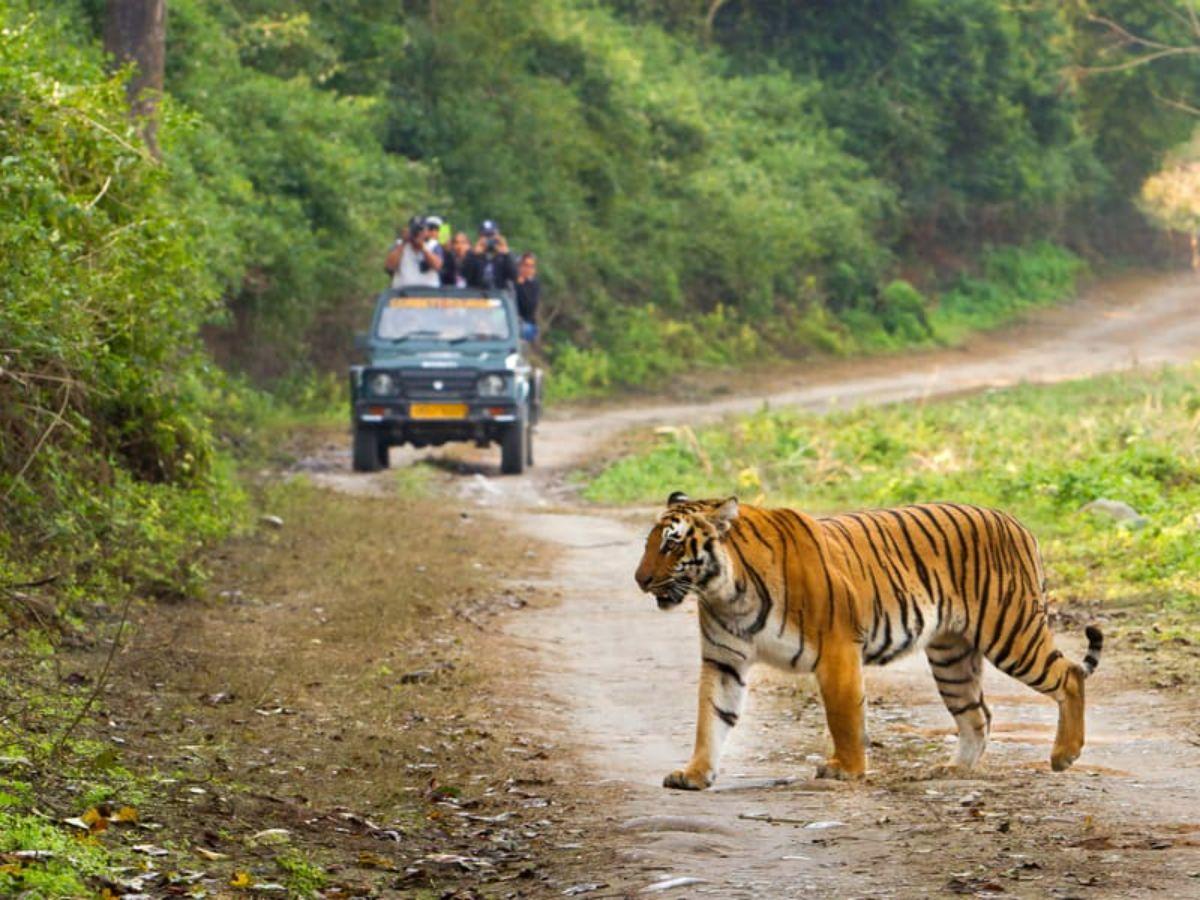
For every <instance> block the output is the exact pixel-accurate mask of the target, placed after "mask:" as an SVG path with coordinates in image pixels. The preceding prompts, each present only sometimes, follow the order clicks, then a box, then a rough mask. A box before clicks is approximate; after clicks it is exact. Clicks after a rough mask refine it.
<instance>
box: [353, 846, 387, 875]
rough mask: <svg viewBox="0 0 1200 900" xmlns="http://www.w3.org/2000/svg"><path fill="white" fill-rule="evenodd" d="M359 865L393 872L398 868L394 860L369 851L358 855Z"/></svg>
mask: <svg viewBox="0 0 1200 900" xmlns="http://www.w3.org/2000/svg"><path fill="white" fill-rule="evenodd" d="M358 864H359V865H360V866H365V867H367V868H368V869H386V870H388V871H392V870H393V869H395V868H396V864H395V863H394V862H392V860H390V859H388V858H387V857H386V856H380V855H379V854H378V853H372V852H371V851H369V850H364V851H362V852H361V853H359V854H358Z"/></svg>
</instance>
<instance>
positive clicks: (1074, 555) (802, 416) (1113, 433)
mask: <svg viewBox="0 0 1200 900" xmlns="http://www.w3.org/2000/svg"><path fill="white" fill-rule="evenodd" d="M674 490H683V491H686V492H688V493H689V494H691V495H692V496H708V497H717V496H725V495H728V494H738V495H740V497H741V498H742V499H743V500H744V501H745V502H749V503H764V504H768V505H793V506H796V507H797V508H800V509H804V510H806V511H809V512H813V513H832V512H838V511H844V510H847V509H854V508H861V507H874V506H892V505H898V504H904V503H914V502H922V501H929V500H938V499H944V500H953V501H957V502H962V503H975V504H979V505H986V506H995V507H999V508H1001V509H1005V510H1008V511H1009V512H1011V513H1013V514H1014V515H1016V516H1017V517H1018V518H1019V519H1021V521H1023V522H1025V523H1026V524H1027V525H1029V526H1030V527H1031V528H1032V529H1033V531H1034V532H1035V533H1036V534H1037V536H1038V538H1039V540H1040V541H1041V544H1042V549H1043V552H1044V554H1045V556H1046V559H1047V567H1048V573H1049V583H1050V590H1051V594H1052V596H1053V597H1054V598H1055V599H1056V600H1058V601H1060V602H1063V603H1065V604H1068V605H1071V604H1082V605H1084V606H1085V607H1087V608H1088V609H1089V610H1090V611H1091V612H1092V613H1095V614H1099V615H1102V616H1111V617H1114V621H1119V620H1122V619H1124V618H1125V617H1130V618H1129V619H1128V622H1127V624H1128V625H1129V627H1130V628H1136V629H1138V630H1140V631H1141V632H1143V637H1145V638H1146V639H1147V640H1149V641H1150V642H1151V644H1155V643H1167V644H1173V645H1176V646H1179V647H1182V648H1184V652H1185V653H1188V652H1189V648H1190V651H1194V652H1195V653H1200V626H1198V625H1197V620H1198V618H1200V615H1198V614H1200V549H1198V548H1200V542H1198V541H1197V535H1198V534H1200V518H1198V517H1197V516H1198V512H1200V368H1195V367H1193V368H1184V369H1169V370H1164V371H1162V372H1158V373H1154V374H1141V375H1120V376H1110V377H1103V378H1098V379H1094V380H1088V381H1081V382H1073V383H1067V384H1061V385H1055V386H1050V387H1033V386H1022V387H1016V388H1012V389H1009V390H1000V391H989V392H986V393H983V394H979V395H976V396H971V397H966V398H963V399H956V400H949V401H938V402H931V403H925V404H904V405H900V406H889V407H882V408H863V409H858V410H854V411H850V412H831V413H829V414H825V415H818V414H815V413H802V412H790V411H789V412H783V411H772V410H769V409H764V410H762V411H761V412H759V413H757V414H755V415H752V416H749V417H745V418H741V419H735V420H731V421H728V422H726V423H724V424H721V425H716V426H712V427H707V428H703V429H698V430H695V431H693V430H692V429H690V428H687V427H682V428H678V429H671V430H669V431H667V432H665V433H661V434H658V435H656V436H647V437H645V438H643V439H641V441H640V442H639V443H636V444H635V445H634V446H633V447H631V448H630V452H629V454H628V455H627V456H625V457H624V458H621V459H619V460H617V461H616V462H613V463H612V464H611V465H609V466H608V467H606V468H605V469H603V471H600V472H599V473H597V474H596V475H595V477H594V478H592V479H591V480H590V481H589V482H588V483H587V485H586V488H585V490H584V494H585V496H586V497H588V498H589V499H591V500H593V501H598V502H604V503H619V504H630V503H637V504H661V503H662V502H663V501H664V498H665V497H666V496H667V495H668V494H669V493H670V492H671V491H674ZM1097 499H1108V500H1115V501H1120V502H1123V503H1125V504H1128V505H1129V506H1130V507H1132V508H1133V509H1134V510H1135V511H1136V513H1137V518H1131V519H1129V520H1128V521H1124V522H1122V521H1116V520H1114V519H1113V518H1111V517H1109V516H1108V515H1105V514H1103V513H1095V512H1091V511H1088V510H1085V509H1084V507H1086V506H1087V504H1089V503H1091V502H1092V501H1094V500H1097ZM1190 658H1191V663H1190V666H1184V667H1182V668H1181V669H1180V672H1181V673H1182V674H1181V675H1180V677H1184V676H1186V677H1188V678H1189V680H1194V679H1195V655H1194V654H1193V655H1192V656H1191V657H1190ZM1188 672H1191V674H1190V675H1188V674H1187V673H1188Z"/></svg>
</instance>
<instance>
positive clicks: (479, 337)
mask: <svg viewBox="0 0 1200 900" xmlns="http://www.w3.org/2000/svg"><path fill="white" fill-rule="evenodd" d="M499 340H503V338H501V336H500V335H498V334H493V333H492V332H490V331H489V332H482V331H477V332H476V333H475V334H460V335H459V336H458V337H452V338H450V340H449V341H447V343H450V344H461V343H462V342H463V341H499Z"/></svg>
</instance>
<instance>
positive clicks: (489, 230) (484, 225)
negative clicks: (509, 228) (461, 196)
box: [479, 219, 500, 237]
mask: <svg viewBox="0 0 1200 900" xmlns="http://www.w3.org/2000/svg"><path fill="white" fill-rule="evenodd" d="M499 230H500V229H499V228H498V227H497V226H496V223H495V222H493V221H492V220H491V219H484V220H483V221H482V222H481V223H480V224H479V233H480V234H482V235H485V236H486V237H491V236H492V235H493V234H495V233H496V232H497V231H499Z"/></svg>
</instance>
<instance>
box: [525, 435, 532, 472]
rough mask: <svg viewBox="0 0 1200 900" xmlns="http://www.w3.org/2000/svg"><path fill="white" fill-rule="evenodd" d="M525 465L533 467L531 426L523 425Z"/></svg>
mask: <svg viewBox="0 0 1200 900" xmlns="http://www.w3.org/2000/svg"><path fill="white" fill-rule="evenodd" d="M525 465H526V466H528V467H529V468H531V469H532V468H533V426H532V425H526V426H525Z"/></svg>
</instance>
